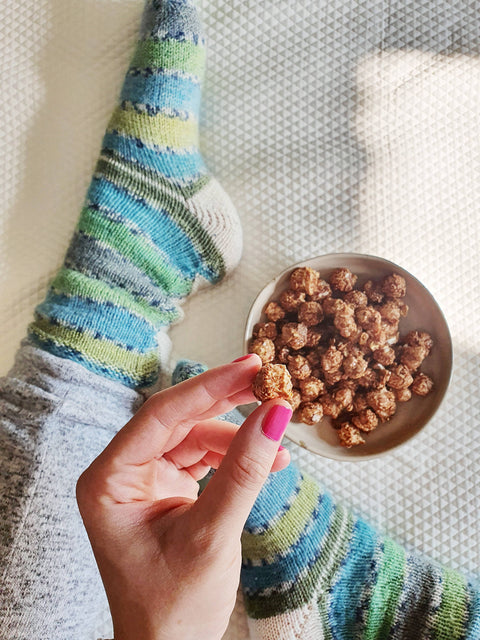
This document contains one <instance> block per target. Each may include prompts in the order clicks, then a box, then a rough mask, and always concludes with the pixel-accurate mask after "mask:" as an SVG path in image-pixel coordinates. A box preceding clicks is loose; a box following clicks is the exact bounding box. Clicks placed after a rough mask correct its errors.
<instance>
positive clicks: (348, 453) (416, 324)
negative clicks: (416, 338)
mask: <svg viewBox="0 0 480 640" xmlns="http://www.w3.org/2000/svg"><path fill="white" fill-rule="evenodd" d="M302 266H306V267H312V268H313V269H316V270H317V271H319V272H320V274H321V277H323V278H324V279H328V277H329V275H330V273H331V272H332V271H333V270H334V269H336V268H339V267H347V268H348V269H350V270H351V271H352V272H353V273H354V274H356V275H357V276H358V280H357V283H356V287H355V288H358V287H359V286H361V285H362V284H363V283H364V282H365V281H367V280H369V279H372V280H378V279H380V278H382V277H384V276H386V275H389V274H391V273H398V274H400V275H401V276H403V277H404V278H405V280H406V283H407V294H406V296H405V302H406V303H407V304H408V306H409V312H408V315H407V316H406V317H405V318H402V319H401V321H400V335H401V336H403V335H405V334H406V333H408V332H409V331H411V330H413V329H418V330H423V331H427V332H428V333H429V334H430V335H431V336H432V338H433V340H434V346H433V348H432V351H431V353H430V355H429V356H428V357H427V358H426V359H425V360H424V362H423V363H422V366H421V368H420V370H421V371H422V372H424V373H426V374H428V375H429V376H430V377H431V378H432V379H433V381H434V387H433V390H432V391H431V392H430V393H429V394H428V395H427V396H426V397H423V398H421V397H418V396H415V395H413V397H412V399H411V400H410V401H408V402H402V403H398V405H397V411H396V413H395V415H394V416H393V417H392V418H391V420H389V421H388V422H386V423H384V424H380V425H379V426H378V427H377V429H375V430H374V431H372V432H370V433H368V434H366V436H365V441H366V443H365V444H362V445H358V446H355V447H352V448H350V449H347V448H345V447H342V446H341V445H340V444H339V441H338V436H337V433H336V432H335V429H334V428H333V427H332V425H331V419H330V418H329V417H324V418H323V419H322V420H321V422H319V423H318V425H314V426H310V425H307V424H304V423H301V422H293V421H292V422H290V424H289V425H288V427H287V431H286V434H285V435H286V436H287V437H288V438H289V439H290V440H292V441H293V442H296V443H297V444H298V445H300V446H302V447H304V448H306V449H308V450H309V451H311V452H313V453H317V454H320V455H322V456H324V457H327V458H331V459H334V460H367V459H369V458H372V457H376V456H378V455H380V454H383V453H386V452H387V451H390V450H391V449H394V448H395V447H397V446H399V445H401V444H403V443H405V442H406V441H407V440H410V438H412V437H413V436H414V435H416V434H417V433H418V432H419V431H420V430H421V429H423V427H424V426H425V425H426V424H427V423H428V422H429V420H430V419H431V418H432V416H433V415H434V413H435V412H436V411H437V409H438V407H439V406H440V403H441V401H442V399H443V397H444V395H445V392H446V390H447V387H448V384H449V382H450V376H451V370H452V341H451V337H450V332H449V330H448V326H447V323H446V321H445V318H444V316H443V313H442V311H441V310H440V308H439V306H438V304H437V303H436V302H435V300H434V298H433V296H432V295H431V294H430V293H429V291H428V290H427V289H426V288H425V287H424V286H423V285H422V284H421V283H420V282H419V281H418V280H417V279H416V278H414V277H413V276H412V275H411V274H410V273H408V271H405V269H402V267H399V266H398V265H396V264H394V263H393V262H390V261H388V260H385V259H384V258H378V257H375V256H369V255H361V254H355V253H332V254H328V255H324V256H318V257H316V258H311V259H310V260H305V261H303V262H300V263H298V264H294V265H292V266H290V267H288V269H285V271H283V272H282V273H280V274H279V275H278V276H277V277H276V278H274V279H273V280H271V281H270V282H269V283H268V284H267V285H266V286H265V287H264V288H263V289H262V290H261V291H260V293H259V294H258V296H257V297H256V299H255V301H254V303H253V305H252V307H251V309H250V313H249V315H248V319H247V324H246V328H245V343H244V351H245V353H248V342H249V340H250V338H251V336H252V330H253V327H254V325H255V324H256V323H257V322H264V321H265V320H266V318H265V315H264V313H263V310H264V308H265V306H266V304H267V303H268V302H269V301H270V300H278V297H279V295H280V293H281V292H282V291H283V290H284V289H286V288H288V281H289V277H290V274H291V272H292V271H293V269H296V268H297V267H302Z"/></svg>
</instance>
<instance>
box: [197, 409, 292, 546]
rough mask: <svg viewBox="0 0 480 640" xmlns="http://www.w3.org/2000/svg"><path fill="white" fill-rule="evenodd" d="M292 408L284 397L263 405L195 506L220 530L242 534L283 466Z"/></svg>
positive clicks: (237, 436)
mask: <svg viewBox="0 0 480 640" xmlns="http://www.w3.org/2000/svg"><path fill="white" fill-rule="evenodd" d="M291 415H292V410H291V408H290V406H289V404H288V403H287V402H285V401H283V400H272V401H270V402H266V403H265V404H263V405H261V406H260V407H258V408H257V409H255V411H253V413H251V414H250V416H249V417H248V418H247V420H246V421H245V422H244V424H243V425H242V427H241V428H240V429H239V431H238V433H237V434H236V436H235V438H234V439H233V441H232V444H231V445H230V448H229V449H228V451H227V454H226V455H225V457H224V459H223V462H222V463H221V465H220V467H219V469H218V471H217V472H216V474H215V475H214V476H213V478H212V479H211V480H210V483H209V484H208V486H207V488H206V489H205V491H204V492H203V493H202V495H201V496H200V498H199V499H198V500H197V502H196V503H195V505H194V506H193V507H192V509H193V510H194V511H195V512H196V515H197V517H198V518H199V519H200V520H201V521H204V522H205V523H208V524H210V525H211V526H212V527H213V528H214V530H216V531H220V532H221V531H224V532H225V531H227V532H230V533H229V535H232V534H233V535H236V534H237V535H238V536H240V534H241V531H242V529H243V526H244V524H245V521H246V519H247V517H248V514H249V513H250V511H251V509H252V507H253V504H254V502H255V500H256V498H257V496H258V493H259V492H260V489H261V488H262V486H263V483H264V482H265V480H266V478H267V476H268V474H269V473H270V471H271V470H272V467H273V465H274V462H276V467H277V469H278V468H283V467H285V466H286V465H287V464H288V462H289V455H288V452H287V451H282V452H281V453H278V455H277V452H278V447H279V445H280V440H281V438H282V436H283V433H284V431H285V428H286V426H287V424H288V422H289V420H290V418H291Z"/></svg>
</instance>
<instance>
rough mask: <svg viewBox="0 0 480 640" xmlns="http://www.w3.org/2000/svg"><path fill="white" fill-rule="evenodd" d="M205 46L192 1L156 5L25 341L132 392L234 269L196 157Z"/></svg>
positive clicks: (229, 229) (236, 234)
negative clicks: (201, 299)
mask: <svg viewBox="0 0 480 640" xmlns="http://www.w3.org/2000/svg"><path fill="white" fill-rule="evenodd" d="M204 60H205V46H204V39H203V36H202V33H201V27H200V23H199V19H198V14H197V10H196V8H195V5H194V3H193V0H149V1H148V2H147V4H146V7H145V11H144V16H143V22H142V28H141V37H140V40H139V42H138V44H137V48H136V50H135V53H134V56H133V59H132V62H131V66H130V68H129V70H128V73H127V75H126V78H125V82H124V85H123V89H122V92H121V96H120V103H119V105H118V107H117V108H116V109H115V111H114V113H113V115H112V117H111V120H110V123H109V125H108V128H107V132H106V134H105V137H104V140H103V147H102V151H101V154H100V158H99V161H98V164H97V167H96V170H95V173H94V176H93V179H92V182H91V185H90V188H89V191H88V194H87V197H86V202H85V205H84V208H83V210H82V212H81V215H80V219H79V222H78V225H77V228H76V230H75V234H74V237H73V239H72V242H71V244H70V247H69V249H68V252H67V255H66V258H65V261H64V264H63V267H62V269H61V270H60V271H59V273H58V274H57V276H56V278H55V279H54V280H53V282H52V284H51V287H50V289H49V291H48V294H47V297H46V299H45V301H44V302H43V303H42V304H40V305H39V306H38V307H37V309H36V314H35V321H34V322H33V324H32V325H31V326H30V328H29V336H30V339H31V340H32V341H33V342H34V343H35V344H36V345H37V346H40V347H41V348H43V349H46V350H48V351H50V352H51V353H53V354H54V355H56V356H60V357H62V358H69V359H71V360H75V361H77V362H79V363H81V364H82V365H84V366H85V367H87V368H88V369H90V370H92V371H94V372H95V373H99V374H101V375H104V376H106V377H108V378H112V379H114V380H117V381H120V382H122V383H123V384H125V385H127V386H129V387H133V388H142V387H148V386H151V385H152V384H154V383H155V381H156V379H157V377H158V370H159V357H158V350H159V340H160V339H161V334H162V333H163V332H164V331H165V329H166V328H167V327H168V326H169V325H170V324H171V323H172V322H173V321H175V320H178V319H179V318H180V317H181V309H180V304H181V303H182V301H183V300H184V299H185V297H186V296H187V295H188V294H189V293H190V292H191V291H192V288H193V287H194V286H195V288H196V287H197V286H199V285H200V286H201V285H203V284H208V283H216V282H218V281H220V280H221V279H222V278H223V276H224V275H225V274H226V273H227V272H228V271H229V270H231V269H232V268H233V267H234V266H235V265H236V264H237V262H238V260H239V258H240V253H241V244H242V236H241V228H240V224H239V221H238V218H237V215H236V213H235V211H234V209H233V206H232V204H231V202H230V200H229V199H228V197H227V196H226V194H225V193H224V191H223V190H222V188H221V187H220V185H219V184H218V183H217V181H216V180H215V179H214V178H212V177H211V176H210V175H209V173H208V171H207V169H206V167H205V165H204V162H203V160H202V157H201V155H200V153H199V150H198V117H199V105H200V82H201V79H202V75H203V70H204Z"/></svg>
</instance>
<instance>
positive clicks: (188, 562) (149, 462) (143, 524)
mask: <svg viewBox="0 0 480 640" xmlns="http://www.w3.org/2000/svg"><path fill="white" fill-rule="evenodd" d="M260 366H261V363H260V359H259V358H258V356H255V355H252V356H251V357H249V358H247V359H245V360H242V361H240V362H236V363H235V362H234V363H231V364H227V365H224V366H221V367H217V368H216V369H212V370H211V371H207V372H206V373H203V374H201V375H199V376H197V377H195V378H191V379H190V380H187V381H186V382H182V383H181V384H179V385H177V386H175V387H172V388H170V389H167V390H165V391H162V392H160V393H157V394H155V395H154V396H152V397H151V398H150V399H149V400H147V402H146V403H145V404H144V405H143V406H142V408H141V409H140V410H139V411H138V413H137V414H136V415H135V416H134V417H133V418H132V420H130V422H129V423H128V424H127V425H126V426H125V427H124V428H123V429H122V430H121V431H119V432H118V434H117V435H116V436H115V437H114V438H113V440H112V441H111V442H110V444H109V445H108V447H107V448H106V449H105V450H104V451H103V452H102V454H101V455H100V456H99V457H98V458H97V459H96V460H95V461H94V462H93V463H92V464H91V466H90V467H89V468H88V469H87V470H86V471H84V473H83V474H82V476H81V477H80V479H79V481H78V484H77V500H78V505H79V508H80V512H81V514H82V517H83V521H84V523H85V527H86V529H87V532H88V535H89V538H90V542H91V544H92V548H93V551H94V554H95V558H96V560H97V564H98V567H99V570H100V573H101V576H102V579H103V582H104V585H105V590H106V592H107V596H108V600H109V603H110V609H111V614H112V619H113V623H114V631H115V639H116V640H167V639H168V640H190V639H191V640H194V639H195V640H216V639H220V638H221V637H222V635H223V633H224V632H225V629H226V627H227V625H228V620H229V617H230V614H231V612H232V610H233V607H234V604H235V599H236V593H237V588H238V584H239V577H240V566H241V548H240V536H241V533H242V529H243V525H244V523H245V521H246V519H247V517H248V514H249V513H250V510H251V508H252V506H253V504H254V502H255V499H256V497H257V495H258V493H259V491H260V489H261V487H262V485H263V483H264V481H265V479H266V478H267V475H268V473H269V472H270V471H275V470H279V469H282V468H284V467H285V466H287V464H288V462H289V454H288V452H287V451H286V450H284V449H281V450H278V447H279V444H280V442H279V441H278V440H275V439H273V438H279V439H280V438H281V434H283V430H284V428H285V426H286V424H287V422H288V419H289V417H290V415H291V410H290V407H289V405H288V403H286V402H285V401H283V400H275V401H270V402H268V403H265V404H263V405H261V406H260V407H258V408H257V409H255V411H253V412H252V414H251V415H250V416H249V417H248V418H247V420H246V421H245V422H244V424H243V425H242V427H241V428H240V429H239V427H238V426H236V425H234V424H231V423H229V422H224V421H221V420H215V419H214V418H215V416H218V415H221V414H223V413H225V412H227V411H229V410H231V409H232V408H233V407H235V406H237V405H239V404H246V403H249V402H253V401H254V400H255V398H254V396H253V394H252V392H251V384H252V380H253V378H254V376H255V374H256V372H257V371H258V369H259V368H260ZM274 407H277V408H274ZM278 407H280V408H278ZM272 429H273V431H272ZM269 430H270V434H269V436H266V435H265V433H264V432H265V431H266V432H268V431H269ZM211 467H213V468H218V471H217V472H216V473H215V475H214V476H213V478H212V479H211V480H210V482H209V484H208V485H207V487H206V489H205V491H204V492H203V493H202V494H201V496H200V497H198V498H197V493H198V484H197V480H199V479H200V478H202V477H203V476H205V474H206V473H207V472H208V470H209V469H210V468H211Z"/></svg>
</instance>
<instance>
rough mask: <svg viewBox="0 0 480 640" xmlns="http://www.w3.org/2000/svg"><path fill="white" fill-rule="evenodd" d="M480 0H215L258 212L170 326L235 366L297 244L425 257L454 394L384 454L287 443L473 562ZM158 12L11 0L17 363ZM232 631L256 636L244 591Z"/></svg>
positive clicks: (9, 352)
mask: <svg viewBox="0 0 480 640" xmlns="http://www.w3.org/2000/svg"><path fill="white" fill-rule="evenodd" d="M478 9H479V7H478V4H477V3H476V2H470V1H467V0H457V1H456V2H454V3H452V2H450V1H447V0H408V1H407V2H405V0H390V1H387V0H367V1H362V0H359V1H358V2H355V3H352V2H350V0H329V1H328V2H327V1H326V0H298V1H297V2H291V0H256V1H255V2H253V1H251V0H244V1H242V2H240V1H237V0H203V2H202V13H203V18H204V22H205V26H206V30H207V35H208V38H209V59H208V69H207V79H206V84H205V90H204V103H203V111H202V122H203V128H202V146H203V150H204V153H205V156H206V158H207V161H208V164H209V166H210V167H211V169H212V170H213V171H214V172H215V173H216V174H217V176H218V177H219V178H220V180H221V181H222V182H223V185H224V186H225V188H226V189H227V191H228V192H229V193H230V195H231V197H232V199H233V201H234V202H235V204H236V206H237V208H238V210H239V212H240V214H241V216H242V220H243V227H244V234H245V252H244V258H243V262H242V264H241V266H240V267H239V269H238V270H237V272H236V273H235V275H234V276H233V277H232V278H231V279H230V280H229V281H228V282H225V283H223V284H222V285H221V286H219V287H218V288H216V289H214V290H213V291H208V292H204V293H201V294H199V295H198V296H197V297H195V298H193V299H191V300H190V301H189V302H188V303H187V305H186V306H185V312H186V320H185V321H184V323H183V324H181V325H179V326H177V327H175V328H174V329H173V331H172V332H171V337H172V340H173V343H174V351H175V353H176V354H177V355H180V356H186V357H190V358H197V359H199V360H202V361H204V362H206V363H207V364H209V365H215V364H219V363H221V362H224V361H228V360H231V359H233V358H234V357H236V356H238V355H240V352H241V349H242V336H243V328H244V322H245V318H246V315H247V312H248V309H249V306H250V304H251V302H252V301H253V298H254V297H255V295H256V293H257V291H258V289H259V288H260V287H261V286H263V284H264V283H265V282H266V281H267V280H269V279H270V278H271V277H272V276H273V275H275V274H276V272H278V271H280V270H282V269H283V268H284V267H286V266H287V265H289V264H291V263H293V262H297V261H299V260H302V259H303V258H308V257H311V256H314V255H319V254H323V253H330V252H332V251H355V252H365V253H371V254H376V255H380V256H383V257H385V258H388V259H390V260H393V261H394V262H397V263H398V264H400V265H402V266H403V267H405V268H406V269H408V270H409V271H411V273H413V274H414V275H415V276H416V277H417V278H419V279H420V280H421V281H422V282H423V283H424V284H425V285H426V286H427V287H428V288H429V289H430V290H431V292H432V293H433V295H434V296H435V297H436V298H437V300H438V302H439V304H440V306H441V307H442V309H443V310H444V312H445V315H446V317H447V321H448V323H449V325H450V329H451V332H452V336H453V341H454V372H453V378H452V383H451V387H450V390H449V392H448V395H447V398H446V400H445V401H444V404H443V405H442V408H441V409H440V411H439V413H438V414H437V415H436V416H435V418H434V419H433V420H432V422H431V424H430V425H429V426H428V427H427V428H426V429H425V430H424V431H423V432H422V434H421V435H420V436H419V437H418V438H417V439H416V440H415V441H414V443H413V444H407V445H405V446H404V447H403V448H400V449H399V450H398V451H395V452H393V453H391V454H390V455H387V456H386V457H384V458H381V459H379V460H378V461H374V462H364V463H345V462H342V463H340V462H332V461H328V460H324V459H322V458H318V457H315V456H313V455H311V454H308V453H307V452H305V451H303V450H300V449H298V448H297V447H295V446H293V445H292V446H291V451H292V455H293V458H294V459H295V460H297V461H298V462H299V464H300V465H301V466H303V467H304V468H305V469H306V470H307V471H309V472H310V473H312V474H313V475H314V476H316V477H317V478H319V479H320V480H322V481H323V482H324V483H325V484H326V485H327V486H328V487H329V488H330V489H331V491H332V492H333V493H334V495H336V496H337V497H339V498H341V499H342V500H343V501H344V502H346V503H347V504H349V505H351V506H352V507H353V508H354V509H355V510H356V511H357V512H359V513H361V514H362V515H364V516H365V517H366V518H367V519H368V520H369V521H370V522H372V523H373V524H375V525H376V526H377V527H379V529H381V530H382V531H383V532H386V533H388V534H390V535H391V536H392V537H394V538H395V539H396V540H397V541H398V542H400V543H402V544H404V545H406V546H407V547H408V548H409V549H412V548H415V549H417V550H419V551H421V552H423V553H425V554H427V555H429V556H430V557H431V558H434V559H436V560H439V561H441V562H444V563H448V564H449V565H451V566H452V567H454V568H457V569H460V570H462V571H464V572H466V573H469V574H477V575H478V573H479V571H480V526H479V524H480V520H479V518H480V516H479V514H480V480H479V477H480V400H479V398H480V388H479V377H478V374H479V368H480V367H479V365H480V334H479V331H478V324H479V321H478V320H479V312H480V287H479V283H478V282H477V277H478V273H479V268H480V261H479V256H478V251H479V239H480V238H479V236H480V14H479V11H478ZM141 10H142V2H141V0H37V1H36V2H26V3H12V2H3V3H0V25H1V26H0V86H1V90H2V94H1V100H0V123H1V124H0V151H1V156H0V157H1V161H0V185H1V189H2V198H1V207H2V208H1V212H0V265H1V271H0V326H1V332H0V354H1V357H2V360H1V369H2V370H1V372H0V373H4V372H6V370H7V369H8V367H9V365H10V364H11V362H12V359H13V353H14V351H15V348H16V345H17V343H18V342H19V340H20V339H21V337H22V336H23V334H24V332H25V328H26V325H27V323H28V321H29V319H30V316H31V313H32V310H33V307H34V305H35V303H36V302H38V301H39V300H40V299H41V298H42V295H43V293H44V291H45V287H46V284H47V281H48V279H49V278H50V277H51V276H52V275H53V273H54V272H55V270H56V268H57V266H58V265H59V263H60V261H61V258H62V255H63V252H64V251H65V248H66V246H67V243H68V240H69V237H70V234H71V231H72V229H73V226H74V224H75V220H76V218H77V215H78V211H79V207H80V205H81V202H82V200H83V196H84V191H85V189H86V187H87V184H88V181H89V175H90V172H91V170H92V168H93V166H94V163H95V159H96V154H97V151H98V148H99V144H100V140H101V136H102V132H103V129H104V126H105V124H106V122H107V119H108V115H109V112H110V109H111V108H112V106H113V104H114V102H115V98H116V94H117V92H118V90H119V88H120V85H121V82H122V78H123V72H124V69H125V67H126V65H127V62H128V58H129V56H130V53H131V51H132V48H133V44H134V40H135V35H136V30H137V24H138V21H139V17H140V14H141ZM100 623H101V620H99V624H100ZM100 626H101V624H100ZM107 628H108V624H107ZM101 632H102V629H101V628H99V633H101ZM226 637H227V638H228V639H229V640H244V638H247V637H248V631H247V627H246V623H245V620H244V616H243V613H242V607H241V603H239V605H238V607H237V609H236V611H235V614H234V616H233V618H232V622H231V625H230V628H229V630H228V632H227V636H226Z"/></svg>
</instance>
